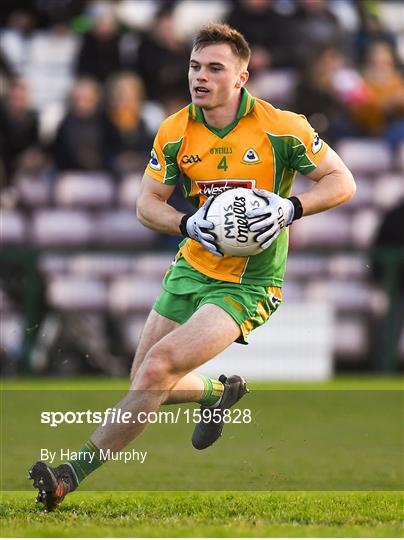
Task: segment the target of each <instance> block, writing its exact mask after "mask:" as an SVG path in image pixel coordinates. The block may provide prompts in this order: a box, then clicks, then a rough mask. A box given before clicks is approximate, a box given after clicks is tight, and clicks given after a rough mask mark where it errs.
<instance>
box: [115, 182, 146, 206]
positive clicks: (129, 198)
mask: <svg viewBox="0 0 404 540" xmlns="http://www.w3.org/2000/svg"><path fill="white" fill-rule="evenodd" d="M141 180H142V176H141V175H140V174H130V175H128V176H125V178H123V179H122V181H121V184H120V186H119V189H118V203H119V205H120V206H123V207H126V208H130V209H132V211H134V208H135V205H136V201H137V197H138V194H139V189H140V182H141Z"/></svg>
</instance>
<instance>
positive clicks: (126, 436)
mask: <svg viewBox="0 0 404 540" xmlns="http://www.w3.org/2000/svg"><path fill="white" fill-rule="evenodd" d="M156 315H157V314H156ZM162 319H165V318H164V317H162ZM171 323H172V321H171ZM168 326H169V323H167V325H165V324H164V321H161V320H160V326H159V330H160V332H164V329H167V328H168ZM201 329H203V331H201ZM239 334H240V329H239V326H238V325H237V324H236V322H235V321H234V320H233V318H232V317H231V316H230V315H228V314H227V313H226V312H225V311H223V310H222V309H221V308H219V307H218V306H214V305H205V306H203V307H202V308H201V309H200V310H199V311H197V312H196V313H195V314H194V316H193V317H191V319H190V320H189V321H188V322H187V323H185V324H184V325H183V326H181V328H178V326H176V327H175V328H174V330H171V332H168V333H167V334H166V335H165V336H164V337H163V338H162V339H160V340H159V341H158V342H157V343H155V344H154V345H153V346H151V348H150V350H149V351H148V352H147V354H146V355H145V357H144V360H143V362H141V363H140V366H139V368H138V370H137V373H136V376H135V377H134V380H133V382H132V385H131V390H130V391H129V393H128V394H127V396H126V397H125V398H124V399H123V400H122V401H121V402H120V403H118V404H117V405H116V408H120V409H121V410H122V412H125V411H130V412H131V413H132V417H136V414H137V413H139V412H145V413H148V412H152V411H156V410H157V409H158V408H159V406H160V405H161V404H162V403H163V402H164V401H165V400H167V398H168V396H169V395H170V391H172V389H173V388H175V387H176V385H178V387H179V388H181V387H182V386H183V385H184V386H185V389H186V390H187V392H188V397H189V398H192V396H193V397H194V398H195V397H197V396H198V395H200V393H201V391H200V386H201V384H202V383H201V379H200V378H199V377H198V376H196V375H194V374H192V373H188V372H189V371H190V370H192V369H194V368H196V367H198V366H200V365H201V364H203V363H205V362H206V361H207V360H209V359H210V358H212V357H213V356H215V355H216V354H218V353H219V352H221V351H222V350H224V349H225V348H226V347H227V346H228V345H230V344H231V343H233V341H235V339H237V337H238V336H239ZM147 335H148V334H147V332H146V334H145V343H146V338H147ZM151 339H152V338H151V336H149V340H151ZM149 345H150V341H149ZM191 377H192V378H191ZM242 382H243V383H244V381H242ZM192 383H194V384H195V386H197V387H196V388H195V389H194V390H192V391H190V390H189V387H190V385H191V384H192ZM234 386H237V388H239V387H240V385H239V384H238V383H236V384H233V385H227V384H226V391H227V394H226V392H225V393H224V394H223V398H224V400H225V401H226V399H228V398H226V395H227V396H228V395H229V393H230V394H231V393H233V394H234V388H233V387H234ZM244 386H245V383H244ZM198 387H199V388H198ZM230 397H231V396H230ZM238 399H239V398H238ZM182 400H184V399H182ZM146 425H147V424H139V423H136V424H107V425H106V426H105V427H100V428H98V429H97V430H96V431H95V433H94V434H93V436H92V438H91V440H90V441H88V442H87V443H86V444H85V446H84V447H83V449H82V451H84V453H87V454H88V453H93V454H94V455H95V454H96V453H97V456H98V457H97V458H96V459H94V458H92V459H94V464H93V465H92V467H91V469H90V470H89V469H88V468H87V470H86V465H87V466H88V464H87V463H84V464H83V463H82V462H80V464H79V471H80V473H81V474H82V473H83V471H84V474H82V476H80V475H79V474H78V472H77V469H76V467H74V463H70V462H69V463H67V464H62V465H60V466H58V467H56V468H53V467H50V466H48V465H46V464H45V463H42V462H37V463H36V464H35V465H34V466H33V467H32V469H31V470H30V472H29V476H30V478H32V479H33V480H34V487H36V488H37V489H38V490H39V495H38V497H37V501H38V502H42V503H43V504H44V506H45V508H46V509H47V510H48V511H51V510H54V509H55V508H56V507H57V506H58V504H59V503H60V502H61V501H62V500H63V498H64V497H65V495H66V494H67V493H69V492H70V491H74V490H75V489H76V488H77V487H78V484H79V482H80V481H81V480H83V478H85V476H87V475H88V474H89V473H90V472H92V471H94V470H95V469H96V468H97V467H99V466H100V465H102V460H101V459H100V457H99V450H100V449H103V450H108V449H110V450H111V451H119V450H120V449H122V448H123V447H124V446H126V445H127V444H128V443H129V442H130V441H131V440H133V439H135V438H136V437H138V436H139V435H140V434H141V433H142V431H143V430H144V429H145V427H146ZM197 427H198V426H197ZM208 427H209V426H208ZM215 427H216V428H217V424H215ZM194 434H195V433H194ZM194 446H196V445H195V444H194ZM196 447H197V446H196ZM90 463H92V460H91V461H90Z"/></svg>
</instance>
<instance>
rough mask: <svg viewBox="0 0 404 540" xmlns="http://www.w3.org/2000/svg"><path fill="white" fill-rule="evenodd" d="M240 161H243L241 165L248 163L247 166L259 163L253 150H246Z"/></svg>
mask: <svg viewBox="0 0 404 540" xmlns="http://www.w3.org/2000/svg"><path fill="white" fill-rule="evenodd" d="M242 161H243V163H249V164H253V163H261V160H260V158H259V155H258V154H257V152H256V151H255V150H254V148H249V149H248V150H246V152H245V153H244V156H243V159H242Z"/></svg>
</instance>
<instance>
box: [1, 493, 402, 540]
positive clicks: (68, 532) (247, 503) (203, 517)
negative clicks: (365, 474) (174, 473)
mask: <svg viewBox="0 0 404 540" xmlns="http://www.w3.org/2000/svg"><path fill="white" fill-rule="evenodd" d="M32 499H33V497H32V494H28V493H25V492H20V493H15V492H13V493H5V494H3V501H2V502H3V504H2V510H1V517H2V526H1V534H2V536H3V537H35V536H40V537H52V536H62V537H86V536H89V537H97V536H101V537H131V536H134V537H136V536H137V537H142V536H145V537H152V536H155V537H209V536H210V537H212V536H213V537H242V536H248V537H282V536H283V537H343V536H347V537H400V536H402V534H403V532H404V531H403V528H402V524H400V517H399V516H400V514H401V513H402V503H403V501H402V498H401V496H400V495H399V494H398V493H380V492H379V493H338V494H336V493H327V492H323V493H314V492H311V493H300V492H299V493H284V492H273V493H248V492H244V493H221V494H217V493H194V492H192V493H176V492H161V493H136V492H133V493H125V494H122V493H120V494H117V493H115V494H111V493H94V492H86V493H79V492H77V493H73V494H71V496H70V497H69V499H68V500H66V501H65V502H64V504H63V505H62V506H61V507H60V509H59V510H58V511H57V512H54V513H52V514H44V513H43V512H42V511H41V510H40V508H38V507H37V506H35V505H34V504H33V500H32Z"/></svg>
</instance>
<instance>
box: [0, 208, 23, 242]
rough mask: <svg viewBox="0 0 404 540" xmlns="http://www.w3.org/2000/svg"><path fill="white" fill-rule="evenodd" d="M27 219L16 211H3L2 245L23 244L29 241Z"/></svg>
mask: <svg viewBox="0 0 404 540" xmlns="http://www.w3.org/2000/svg"><path fill="white" fill-rule="evenodd" d="M27 225H28V224H27V219H26V217H25V215H24V214H23V213H22V212H20V211H16V210H6V209H2V210H1V243H2V245H7V244H22V243H23V242H25V241H26V240H27Z"/></svg>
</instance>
